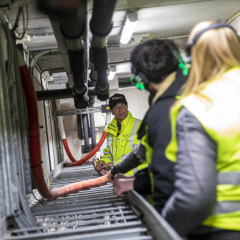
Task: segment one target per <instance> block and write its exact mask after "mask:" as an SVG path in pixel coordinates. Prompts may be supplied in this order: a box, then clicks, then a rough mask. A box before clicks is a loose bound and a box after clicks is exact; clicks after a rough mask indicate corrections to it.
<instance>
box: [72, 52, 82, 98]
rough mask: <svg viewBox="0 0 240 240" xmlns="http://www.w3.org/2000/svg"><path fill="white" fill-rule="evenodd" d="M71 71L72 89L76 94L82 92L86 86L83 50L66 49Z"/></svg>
mask: <svg viewBox="0 0 240 240" xmlns="http://www.w3.org/2000/svg"><path fill="white" fill-rule="evenodd" d="M68 55H69V62H70V68H71V72H72V74H73V81H74V91H75V92H76V93H77V94H82V95H83V94H84V93H85V92H86V88H85V85H84V50H83V49H81V50H78V51H70V50H68Z"/></svg>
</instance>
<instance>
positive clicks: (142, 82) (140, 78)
mask: <svg viewBox="0 0 240 240" xmlns="http://www.w3.org/2000/svg"><path fill="white" fill-rule="evenodd" d="M132 73H133V75H132V76H131V78H130V80H131V81H132V82H133V84H135V86H136V87H137V88H138V89H140V90H144V89H148V85H149V81H148V79H147V77H146V76H145V75H144V74H143V73H142V72H139V71H137V70H136V69H135V67H134V66H133V65H132Z"/></svg>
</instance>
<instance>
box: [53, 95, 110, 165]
mask: <svg viewBox="0 0 240 240" xmlns="http://www.w3.org/2000/svg"><path fill="white" fill-rule="evenodd" d="M55 102H56V108H57V110H58V111H60V110H61V105H60V101H59V100H56V101H55ZM57 118H58V123H59V130H60V135H61V138H62V142H63V145H64V148H65V151H66V153H67V155H68V157H69V159H70V160H71V161H72V162H73V163H74V164H73V163H68V164H66V166H68V167H73V166H79V165H82V164H83V163H84V162H86V161H87V160H88V159H89V158H91V157H92V156H93V155H94V154H95V153H96V152H97V151H98V150H99V148H100V147H101V146H102V144H103V142H104V140H105V139H106V136H107V132H105V131H104V132H103V134H102V137H101V139H100V141H99V142H98V144H97V145H96V147H95V148H94V149H93V150H92V151H91V152H90V153H89V154H88V155H87V156H85V157H84V158H82V159H80V160H79V161H77V160H76V159H75V158H74V157H73V155H72V153H71V151H70V149H69V146H68V143H67V138H66V134H65V130H64V126H63V119H62V117H57Z"/></svg>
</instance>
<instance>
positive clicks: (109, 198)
mask: <svg viewBox="0 0 240 240" xmlns="http://www.w3.org/2000/svg"><path fill="white" fill-rule="evenodd" d="M97 177H99V176H98V174H97V173H96V171H95V170H94V168H93V166H92V164H86V165H83V166H78V167H73V168H64V169H63V170H62V171H61V172H60V174H59V175H58V176H57V177H56V178H55V179H54V180H53V181H52V183H51V185H50V188H51V189H52V188H56V187H60V186H63V185H66V184H69V183H73V182H77V181H83V180H86V179H93V178H97ZM31 210H32V213H33V214H34V216H35V218H36V221H37V225H38V227H36V228H32V229H31V230H32V231H33V230H35V233H34V232H32V233H30V232H29V234H28V235H24V236H18V237H15V238H14V239H55V238H58V239H64V240H67V239H98V240H100V239H104V240H107V239H119V240H120V239H128V240H149V239H154V238H153V237H152V236H150V235H149V234H148V229H147V227H146V226H145V224H143V223H142V221H141V220H139V218H138V216H137V214H136V213H135V212H134V211H133V210H132V209H131V207H130V205H129V203H128V201H127V200H124V199H122V198H118V197H116V196H114V195H113V193H112V184H111V183H108V184H107V185H104V186H101V187H98V188H92V189H90V190H85V191H82V192H78V193H75V194H71V195H68V196H66V197H62V198H59V199H56V200H55V201H46V202H44V203H43V205H41V204H40V203H37V204H36V205H34V206H33V207H32V209H31ZM36 230H38V233H36ZM23 231H24V229H21V230H15V231H13V232H12V233H19V232H23ZM25 231H26V229H25Z"/></svg>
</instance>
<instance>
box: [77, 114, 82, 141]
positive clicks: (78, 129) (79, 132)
mask: <svg viewBox="0 0 240 240" xmlns="http://www.w3.org/2000/svg"><path fill="white" fill-rule="evenodd" d="M77 131H78V138H79V139H80V140H83V132H82V131H83V129H82V118H81V115H77Z"/></svg>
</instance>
